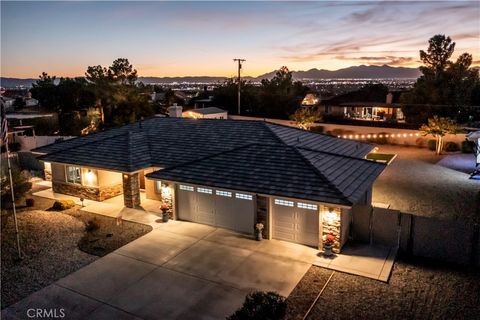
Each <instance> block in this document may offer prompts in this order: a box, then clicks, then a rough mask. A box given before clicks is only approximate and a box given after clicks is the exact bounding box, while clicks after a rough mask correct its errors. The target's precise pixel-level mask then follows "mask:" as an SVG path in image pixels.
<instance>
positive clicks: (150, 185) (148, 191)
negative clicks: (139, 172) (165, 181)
mask: <svg viewBox="0 0 480 320" xmlns="http://www.w3.org/2000/svg"><path fill="white" fill-rule="evenodd" d="M155 170H157V169H154V168H150V169H146V170H144V173H145V175H146V174H147V173H151V172H153V171H155ZM156 181H157V180H152V179H148V178H147V177H145V195H146V197H147V199H152V200H162V195H161V192H157V190H156V189H155V183H156Z"/></svg>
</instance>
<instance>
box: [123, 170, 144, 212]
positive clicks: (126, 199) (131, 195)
mask: <svg viewBox="0 0 480 320" xmlns="http://www.w3.org/2000/svg"><path fill="white" fill-rule="evenodd" d="M122 182H123V183H122V185H123V203H124V204H125V207H128V208H135V207H138V206H140V181H139V178H138V173H133V174H127V173H124V174H122Z"/></svg>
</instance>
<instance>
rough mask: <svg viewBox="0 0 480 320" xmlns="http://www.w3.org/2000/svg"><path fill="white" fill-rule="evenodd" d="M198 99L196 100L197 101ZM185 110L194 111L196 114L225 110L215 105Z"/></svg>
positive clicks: (222, 111)
mask: <svg viewBox="0 0 480 320" xmlns="http://www.w3.org/2000/svg"><path fill="white" fill-rule="evenodd" d="M198 101H199V100H197V102H198ZM186 111H192V112H196V113H198V114H215V113H224V112H227V111H225V110H223V109H220V108H217V107H208V108H198V109H192V110H186Z"/></svg>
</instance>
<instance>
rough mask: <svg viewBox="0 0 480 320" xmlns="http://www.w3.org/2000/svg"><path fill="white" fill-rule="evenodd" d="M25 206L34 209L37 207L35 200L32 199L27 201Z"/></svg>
mask: <svg viewBox="0 0 480 320" xmlns="http://www.w3.org/2000/svg"><path fill="white" fill-rule="evenodd" d="M25 205H26V206H27V207H33V206H34V205H35V200H34V199H32V198H27V199H25Z"/></svg>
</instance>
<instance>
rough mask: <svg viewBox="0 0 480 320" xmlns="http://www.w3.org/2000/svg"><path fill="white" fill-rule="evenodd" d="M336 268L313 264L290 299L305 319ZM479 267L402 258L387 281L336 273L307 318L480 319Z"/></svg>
mask: <svg viewBox="0 0 480 320" xmlns="http://www.w3.org/2000/svg"><path fill="white" fill-rule="evenodd" d="M331 274H332V271H331V270H327V269H324V268H320V267H316V266H312V267H311V268H310V270H309V271H308V272H307V273H306V274H305V276H304V277H303V279H302V280H301V281H300V282H299V284H298V285H297V286H296V288H295V289H294V290H293V292H292V293H291V294H290V296H289V297H288V299H287V305H288V307H287V317H286V319H302V317H303V316H304V315H305V313H306V312H307V310H308V308H309V307H310V305H311V304H312V303H313V301H314V300H315V298H316V297H317V295H318V293H319V292H320V290H321V289H322V287H323V286H324V284H325V282H326V280H327V279H328V277H329V276H330V275H331ZM479 302H480V271H479V270H478V269H477V270H473V269H468V268H462V267H458V266H453V265H447V264H443V263H439V262H430V261H426V260H418V259H417V260H412V259H410V258H406V257H405V258H400V259H399V261H397V262H396V263H395V265H394V267H393V271H392V274H391V277H390V280H389V282H388V283H384V282H381V281H377V280H373V279H368V278H364V277H360V276H354V275H350V274H346V273H342V272H335V273H334V274H333V276H332V279H331V280H330V282H329V283H328V284H327V286H326V287H325V290H324V291H323V293H322V295H321V296H320V298H319V299H318V301H317V303H316V304H315V306H314V307H313V309H312V311H311V313H310V314H309V316H308V317H307V319H312V320H313V319H382V320H383V319H478V315H479V314H480V303H479Z"/></svg>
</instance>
